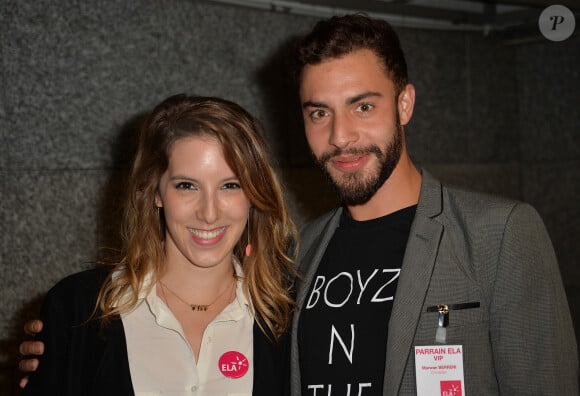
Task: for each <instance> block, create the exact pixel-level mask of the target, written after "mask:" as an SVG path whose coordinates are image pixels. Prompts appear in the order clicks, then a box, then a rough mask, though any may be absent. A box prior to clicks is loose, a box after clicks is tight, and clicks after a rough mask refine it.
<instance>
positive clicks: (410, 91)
mask: <svg viewBox="0 0 580 396" xmlns="http://www.w3.org/2000/svg"><path fill="white" fill-rule="evenodd" d="M414 107H415V87H414V86H413V85H412V84H407V85H406V86H405V88H403V90H402V91H401V93H400V94H399V98H398V100H397V110H398V112H399V121H400V122H401V125H407V124H408V123H409V121H411V117H412V116H413V108H414Z"/></svg>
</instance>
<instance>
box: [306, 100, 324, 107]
mask: <svg viewBox="0 0 580 396" xmlns="http://www.w3.org/2000/svg"><path fill="white" fill-rule="evenodd" d="M308 107H320V108H323V109H328V105H325V104H324V103H320V102H312V101H310V100H307V101H306V102H304V103H302V108H303V109H306V108H308Z"/></svg>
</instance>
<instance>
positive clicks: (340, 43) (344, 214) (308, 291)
mask: <svg viewBox="0 0 580 396" xmlns="http://www.w3.org/2000/svg"><path fill="white" fill-rule="evenodd" d="M298 60H299V64H300V68H299V69H300V70H299V73H298V76H299V86H300V98H301V103H302V110H303V115H304V124H305V131H306V136H307V140H308V142H309V145H310V147H311V149H312V152H313V154H314V156H315V158H316V160H317V162H318V163H319V165H320V166H321V168H322V170H323V172H324V173H325V174H326V175H327V176H328V178H329V180H330V181H331V183H332V184H333V185H334V187H335V188H336V190H337V192H338V194H339V196H340V198H341V200H342V202H343V204H344V205H343V207H341V208H338V209H336V210H334V211H332V212H331V213H328V214H326V215H324V216H322V217H321V218H319V219H317V220H315V221H314V222H312V223H311V224H309V225H307V226H306V227H305V228H304V230H303V233H302V241H301V245H300V246H301V251H300V256H299V262H301V264H302V276H301V277H300V279H299V281H298V283H297V286H296V293H297V294H296V299H297V307H298V308H297V310H296V314H295V317H294V321H293V325H292V328H291V343H292V344H291V350H292V353H291V368H292V370H291V384H290V391H291V395H292V396H298V395H316V396H334V395H347V396H356V395H364V396H369V395H444V394H446V395H460V394H467V395H469V396H471V395H478V394H479V395H497V394H506V395H518V394H521V395H529V394H541V395H577V394H578V361H577V349H576V342H575V338H574V332H573V328H572V322H571V318H570V313H569V309H568V305H567V302H566V297H565V294H564V290H563V287H562V281H561V278H560V274H559V271H558V266H557V262H556V258H555V255H554V251H553V248H552V245H551V242H550V240H549V237H548V235H547V233H546V231H545V227H544V225H543V223H542V221H541V220H540V218H539V216H538V214H537V213H536V212H535V210H534V209H533V208H531V207H530V206H529V205H526V204H523V203H520V202H515V201H509V200H505V199H499V198H493V197H490V196H486V195H482V194H476V193H470V192H465V191H461V190H458V189H451V188H448V187H445V186H442V185H441V183H440V182H438V181H437V180H436V179H434V178H433V177H432V176H430V175H429V174H428V173H427V172H426V171H424V170H417V168H416V167H415V166H414V165H413V162H412V161H411V158H410V157H409V154H408V153H407V148H406V144H405V132H404V126H405V125H407V124H408V122H409V121H410V119H411V117H412V114H413V106H414V102H415V91H414V88H413V86H412V85H410V84H409V83H408V81H407V71H406V64H405V59H404V55H403V52H402V50H401V48H400V45H399V40H398V37H397V35H396V33H395V32H394V31H393V30H392V28H391V27H390V25H388V24H387V23H386V22H384V21H380V20H374V19H369V18H367V17H364V16H361V15H349V16H345V17H334V18H331V19H329V20H325V21H321V22H319V23H318V24H317V25H316V26H315V27H314V30H313V31H312V32H311V33H310V34H309V35H307V36H306V37H305V38H304V40H303V42H302V44H301V46H300V49H299V56H298ZM31 325H38V322H35V323H33V324H31ZM35 347H39V345H38V344H34V343H30V344H25V345H24V346H23V348H21V349H22V350H21V352H22V353H24V354H27V353H29V352H31V349H32V348H35ZM26 364H30V365H34V362H31V361H27V362H25V363H24V365H26ZM434 384H435V385H434ZM459 391H462V393H459ZM444 392H446V393H444ZM453 392H455V393H453Z"/></svg>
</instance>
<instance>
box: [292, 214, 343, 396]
mask: <svg viewBox="0 0 580 396" xmlns="http://www.w3.org/2000/svg"><path fill="white" fill-rule="evenodd" d="M342 210H343V209H342V208H338V209H337V210H336V211H334V212H331V213H329V214H327V215H326V216H325V217H323V218H321V219H320V220H318V221H316V222H315V223H313V224H312V225H310V228H308V229H307V230H306V231H305V232H304V233H303V237H302V240H301V242H300V253H299V255H298V263H299V264H300V277H299V279H298V280H297V281H296V307H297V308H296V312H294V317H293V320H292V328H291V346H290V350H291V358H290V367H291V370H290V394H291V395H292V396H297V395H300V393H301V389H300V387H301V384H300V364H299V362H300V358H299V356H298V323H299V318H300V308H301V307H302V306H303V305H304V300H305V299H306V294H307V293H308V290H309V289H310V285H311V283H312V278H313V277H314V275H315V274H316V270H317V269H318V265H319V264H320V261H321V260H322V256H324V252H325V251H326V247H327V246H328V243H329V242H330V239H331V238H332V236H333V235H334V230H336V228H337V227H338V224H339V222H340V216H341V214H342Z"/></svg>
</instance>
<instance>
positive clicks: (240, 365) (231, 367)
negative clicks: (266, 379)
mask: <svg viewBox="0 0 580 396" xmlns="http://www.w3.org/2000/svg"><path fill="white" fill-rule="evenodd" d="M218 367H219V369H220V372H221V373H222V374H223V375H224V376H226V377H228V378H241V377H243V376H244V375H246V373H247V372H248V368H249V367H250V366H249V363H248V359H247V358H246V357H245V356H244V355H242V354H241V353H240V352H236V351H229V352H226V353H224V354H223V355H222V356H221V357H220V360H219V361H218Z"/></svg>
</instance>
